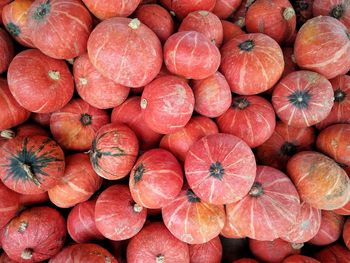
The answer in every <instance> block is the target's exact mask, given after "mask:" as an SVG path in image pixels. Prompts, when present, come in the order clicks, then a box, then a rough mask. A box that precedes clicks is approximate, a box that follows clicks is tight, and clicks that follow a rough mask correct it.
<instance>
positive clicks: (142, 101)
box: [140, 99, 147, 109]
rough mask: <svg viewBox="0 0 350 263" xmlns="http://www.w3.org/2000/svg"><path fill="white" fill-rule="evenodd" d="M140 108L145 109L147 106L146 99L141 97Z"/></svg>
mask: <svg viewBox="0 0 350 263" xmlns="http://www.w3.org/2000/svg"><path fill="white" fill-rule="evenodd" d="M140 106H141V109H146V108H147V100H146V99H142V100H141V103H140Z"/></svg>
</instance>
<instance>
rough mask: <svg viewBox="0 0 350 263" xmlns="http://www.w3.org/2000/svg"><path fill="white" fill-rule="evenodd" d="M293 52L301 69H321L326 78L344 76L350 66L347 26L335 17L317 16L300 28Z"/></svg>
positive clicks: (318, 70)
mask: <svg viewBox="0 0 350 263" xmlns="http://www.w3.org/2000/svg"><path fill="white" fill-rule="evenodd" d="M317 47H321V48H317ZM294 54H295V60H296V62H297V64H298V66H299V67H301V68H304V69H308V70H312V71H315V72H318V73H320V74H322V75H324V76H325V77H326V78H327V79H332V78H334V77H336V76H338V75H343V74H345V73H346V72H348V71H349V69H350V45H349V37H348V33H347V29H346V27H345V26H344V25H343V24H342V23H341V22H339V21H338V20H337V19H335V18H333V17H329V16H318V17H314V18H312V19H310V20H308V21H307V22H306V23H305V24H304V25H303V26H302V28H301V29H300V30H299V32H298V35H297V38H296V40H295V45H294Z"/></svg>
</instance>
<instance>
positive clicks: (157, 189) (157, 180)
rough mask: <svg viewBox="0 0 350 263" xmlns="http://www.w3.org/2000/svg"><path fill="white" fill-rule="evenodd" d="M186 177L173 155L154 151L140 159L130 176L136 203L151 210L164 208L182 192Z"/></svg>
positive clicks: (164, 151)
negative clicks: (184, 177)
mask: <svg viewBox="0 0 350 263" xmlns="http://www.w3.org/2000/svg"><path fill="white" fill-rule="evenodd" d="M182 184H183V173H182V167H181V165H180V163H179V162H178V161H177V160H176V157H175V156H174V155H173V154H171V153H170V152H168V151H166V150H163V149H152V150H149V151H147V152H145V153H144V154H142V155H141V156H140V158H139V159H138V160H137V161H136V163H135V165H134V167H133V169H132V170H131V173H130V180H129V187H130V192H131V196H132V198H133V199H134V200H135V202H136V203H138V204H140V205H142V206H144V207H147V208H151V209H157V208H162V207H163V206H165V205H167V204H168V203H169V202H170V201H172V200H173V199H174V198H175V197H176V196H177V195H178V194H179V193H180V191H181V188H182Z"/></svg>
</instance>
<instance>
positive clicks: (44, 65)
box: [7, 49, 74, 113]
mask: <svg viewBox="0 0 350 263" xmlns="http://www.w3.org/2000/svg"><path fill="white" fill-rule="evenodd" d="M33 61H35V67H34V66H33V63H34V62H33ZM7 80H8V84H9V88H10V91H11V93H12V95H13V96H14V98H15V99H16V101H17V102H18V103H19V104H20V105H21V106H22V107H24V108H25V109H27V110H29V111H32V112H38V113H49V112H54V111H57V110H59V109H61V108H62V107H63V106H65V105H66V104H67V103H68V102H69V101H70V99H71V98H72V96H73V91H74V83H73V77H72V75H71V73H70V71H69V69H68V66H67V64H66V63H65V62H64V61H61V60H56V59H53V58H50V57H48V56H46V55H44V54H43V53H41V52H40V51H39V50H37V49H27V50H25V51H22V52H20V53H19V54H17V55H16V56H15V57H14V59H13V60H12V62H11V64H10V67H9V70H8V74H7ZM34 94H40V96H34Z"/></svg>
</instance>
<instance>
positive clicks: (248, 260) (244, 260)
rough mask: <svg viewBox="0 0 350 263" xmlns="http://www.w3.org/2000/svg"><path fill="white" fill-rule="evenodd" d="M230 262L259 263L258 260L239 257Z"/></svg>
mask: <svg viewBox="0 0 350 263" xmlns="http://www.w3.org/2000/svg"><path fill="white" fill-rule="evenodd" d="M232 263H259V262H258V261H256V260H255V259H252V258H241V259H238V260H235V261H232Z"/></svg>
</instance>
